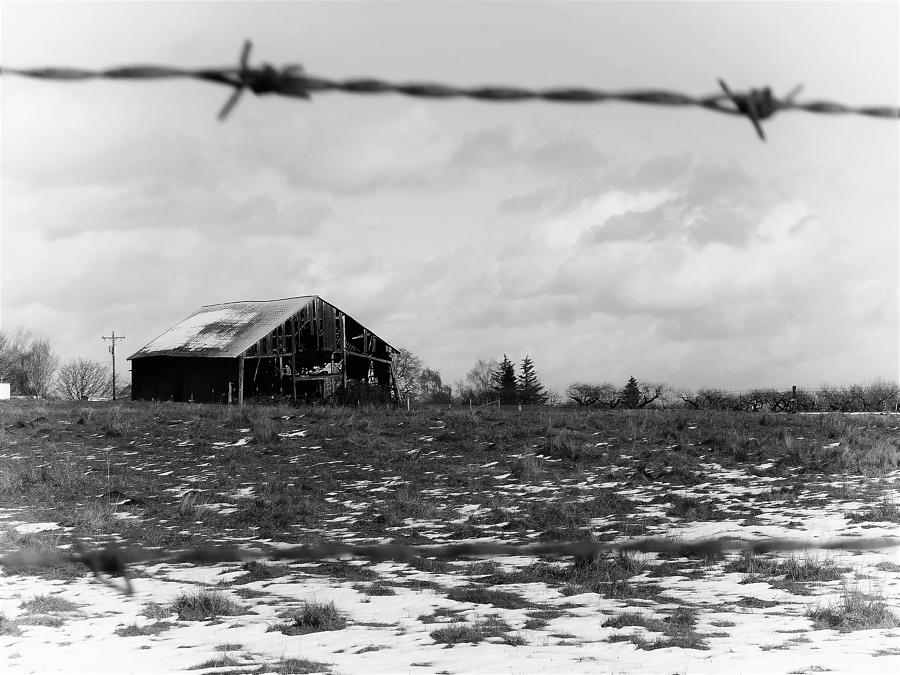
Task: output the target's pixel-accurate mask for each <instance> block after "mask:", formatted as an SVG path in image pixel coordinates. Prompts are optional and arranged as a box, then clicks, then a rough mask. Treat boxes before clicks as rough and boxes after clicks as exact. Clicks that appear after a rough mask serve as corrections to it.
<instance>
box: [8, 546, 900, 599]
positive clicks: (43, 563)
mask: <svg viewBox="0 0 900 675" xmlns="http://www.w3.org/2000/svg"><path fill="white" fill-rule="evenodd" d="M896 546H900V538H898V537H869V538H864V537H846V538H842V539H832V540H828V541H815V540H810V539H787V538H781V539H779V538H764V539H749V540H748V539H739V538H734V537H719V538H716V539H700V540H696V541H678V540H675V539H672V538H663V537H658V538H644V539H632V540H628V541H624V542H601V541H589V540H585V541H552V542H538V543H532V544H507V543H501V542H482V541H479V542H461V543H457V544H436V545H425V546H412V545H405V544H362V545H352V544H339V543H325V544H312V545H302V546H292V547H289V548H282V549H275V550H272V551H261V550H254V549H246V548H240V547H235V546H200V547H195V548H189V549H183V550H175V551H172V550H167V549H147V548H141V547H120V546H118V545H116V544H113V543H110V544H107V545H106V546H105V547H104V548H101V549H95V550H92V551H87V550H85V549H84V548H83V547H82V546H81V545H79V544H76V545H75V546H73V547H72V549H71V550H64V549H57V550H55V551H34V550H23V551H16V552H13V553H7V554H6V555H3V556H0V567H5V568H8V569H13V570H21V569H27V568H40V567H48V566H51V565H59V564H62V563H67V562H69V563H72V562H74V563H77V564H83V565H85V566H86V567H87V568H88V569H89V570H90V571H91V572H92V573H93V574H94V577H95V578H97V579H98V580H99V581H101V582H103V583H105V584H107V585H111V586H113V587H114V588H117V587H116V586H114V585H113V584H112V582H110V581H109V579H108V577H110V576H114V577H123V578H124V580H125V585H124V587H123V588H120V589H119V590H122V591H123V592H125V593H126V594H129V595H130V594H131V593H132V592H133V588H132V585H131V581H130V579H129V574H128V572H129V565H133V564H142V563H160V562H168V563H190V564H195V565H211V564H215V563H227V562H241V561H244V560H252V559H258V558H268V559H272V560H293V561H313V560H325V559H329V558H349V557H355V558H365V559H368V560H373V561H383V560H411V559H414V558H440V559H445V560H446V559H455V558H469V557H475V556H522V555H524V556H548V555H553V556H574V557H576V558H591V557H594V556H599V555H604V554H609V553H670V554H676V555H684V556H717V555H721V554H724V553H726V552H728V551H747V552H750V553H769V552H774V551H801V550H808V549H821V550H845V551H874V550H879V549H883V548H892V547H896Z"/></svg>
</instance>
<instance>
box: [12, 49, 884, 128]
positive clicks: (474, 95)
mask: <svg viewBox="0 0 900 675" xmlns="http://www.w3.org/2000/svg"><path fill="white" fill-rule="evenodd" d="M250 50H251V43H250V41H249V40H248V41H246V42H245V43H244V46H243V49H242V50H241V55H240V62H239V65H238V67H237V68H231V67H228V68H201V69H185V68H175V67H169V66H156V65H135V66H123V67H117V68H106V69H101V70H87V69H81V68H68V67H45V68H3V67H0V74H3V75H19V76H22V77H30V78H37V79H43V80H64V81H81V80H90V79H110V80H160V79H172V78H187V79H194V80H202V81H205V82H213V83H216V84H223V85H226V86H229V87H233V88H234V92H233V93H232V95H231V96H230V97H229V98H228V100H227V101H226V103H225V105H224V106H223V108H222V110H221V111H220V112H219V119H220V120H224V119H225V118H226V117H227V116H228V114H229V113H230V112H231V111H232V110H233V109H234V106H235V105H236V104H237V102H238V100H239V99H240V97H241V95H242V94H243V92H244V91H245V90H247V89H249V90H250V91H252V92H253V93H254V94H257V95H262V94H278V95H280V96H290V97H294V98H302V99H310V98H311V95H312V94H319V93H324V92H329V91H337V92H343V93H347V94H388V93H393V94H402V95H405V96H414V97H419V98H429V99H451V98H467V99H473V100H477V101H484V102H491V103H510V102H520V101H535V100H540V101H548V102H552V103H604V102H610V101H618V102H623V103H644V104H649V105H664V106H694V107H700V108H704V109H706V110H711V111H714V112H719V113H724V114H727V115H740V116H743V117H747V118H749V119H750V121H751V122H752V123H753V127H754V129H756V133H757V135H758V136H759V137H760V139H762V140H763V141H765V139H766V136H765V133H764V132H763V129H762V125H761V121H762V120H765V119H768V118H770V117H772V116H773V115H774V114H775V113H777V112H780V111H784V110H802V111H805V112H811V113H819V114H826V115H843V114H854V115H864V116H868V117H880V118H890V119H900V108H898V107H894V106H850V105H844V104H842V103H836V102H833V101H807V102H805V103H800V102H797V101H795V100H794V99H795V97H796V95H797V94H798V93H799V92H800V90H801V87H800V86H799V85H798V86H797V87H795V88H794V89H793V90H792V91H791V92H790V93H788V94H787V95H786V96H785V97H784V98H781V99H779V98H777V97H776V96H774V95H773V94H772V90H771V88H769V87H764V88H762V89H750V90H749V91H748V92H734V91H732V90H731V89H730V88H729V87H728V85H727V84H726V83H725V81H724V80H722V79H719V80H718V83H719V86H720V88H721V89H722V92H721V93H715V94H710V95H708V96H690V95H688V94H683V93H679V92H673V91H666V90H662V89H635V90H630V91H603V90H599V89H589V88H579V87H555V88H550V89H529V88H523V87H514V86H477V87H459V86H453V85H447V84H437V83H428V82H411V83H393V82H387V81H385V80H381V79H376V78H354V79H345V80H337V79H330V78H324V77H313V76H310V75H307V74H306V73H305V71H304V69H303V66H301V65H297V64H294V65H287V66H284V67H282V68H280V69H279V68H276V67H274V66H272V65H270V64H268V63H264V64H263V65H262V66H260V67H256V68H253V67H250V65H249V57H250Z"/></svg>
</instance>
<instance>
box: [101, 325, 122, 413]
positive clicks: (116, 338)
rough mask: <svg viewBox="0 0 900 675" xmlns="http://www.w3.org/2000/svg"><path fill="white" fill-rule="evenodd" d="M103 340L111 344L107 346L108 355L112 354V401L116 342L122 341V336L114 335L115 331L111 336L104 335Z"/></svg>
mask: <svg viewBox="0 0 900 675" xmlns="http://www.w3.org/2000/svg"><path fill="white" fill-rule="evenodd" d="M102 337H103V339H104V340H110V341H111V342H112V344H111V345H110V346H109V353H110V354H112V363H113V373H112V375H113V378H112V380H113V381H112V395H113V401H115V400H116V340H124V339H125V336H124V335H116V331H113V332H112V335H111V336H107V335H104V336H102Z"/></svg>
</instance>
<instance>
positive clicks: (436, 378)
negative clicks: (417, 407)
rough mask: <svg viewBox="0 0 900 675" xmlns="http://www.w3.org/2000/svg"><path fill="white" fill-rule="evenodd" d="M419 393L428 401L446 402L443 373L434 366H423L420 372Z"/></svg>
mask: <svg viewBox="0 0 900 675" xmlns="http://www.w3.org/2000/svg"><path fill="white" fill-rule="evenodd" d="M419 393H420V394H421V396H422V400H423V401H426V402H428V403H444V402H445V401H444V383H443V382H442V381H441V374H440V373H439V372H438V371H436V370H434V369H432V368H422V372H421V373H419Z"/></svg>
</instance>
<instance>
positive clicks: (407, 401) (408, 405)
mask: <svg viewBox="0 0 900 675" xmlns="http://www.w3.org/2000/svg"><path fill="white" fill-rule="evenodd" d="M410 410H412V404H411V403H410V401H409V396H407V397H406V411H407V412H409V411H410Z"/></svg>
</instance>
